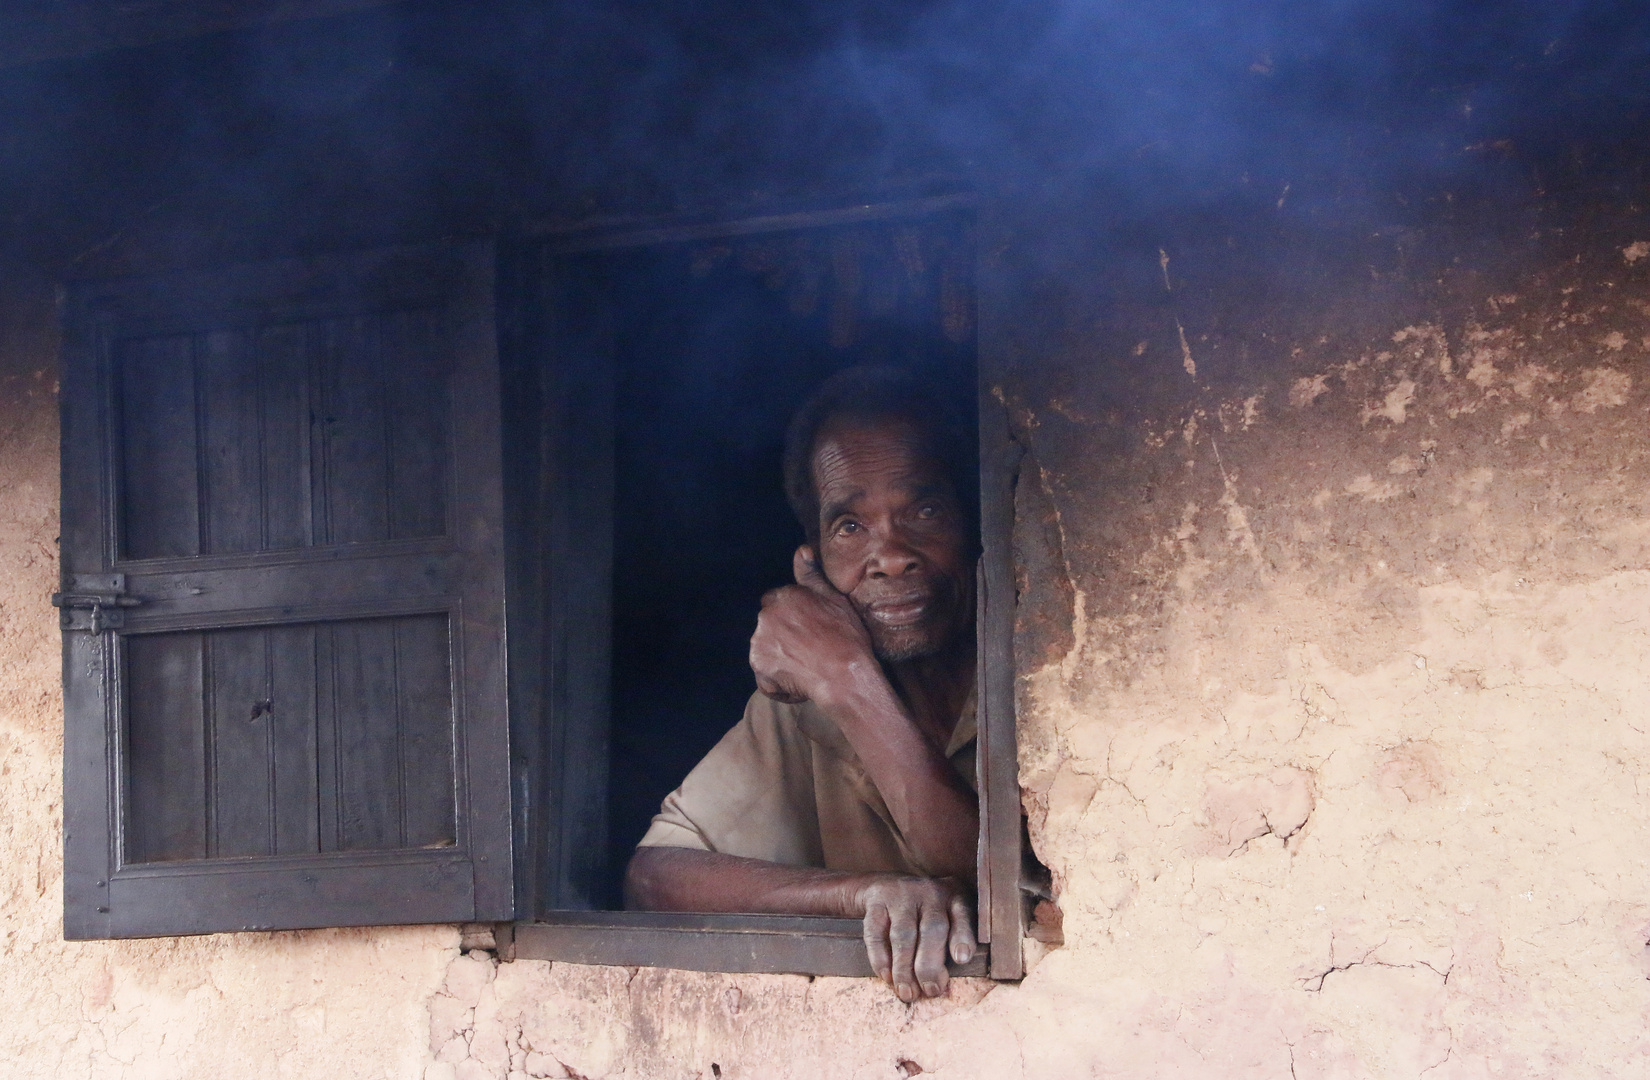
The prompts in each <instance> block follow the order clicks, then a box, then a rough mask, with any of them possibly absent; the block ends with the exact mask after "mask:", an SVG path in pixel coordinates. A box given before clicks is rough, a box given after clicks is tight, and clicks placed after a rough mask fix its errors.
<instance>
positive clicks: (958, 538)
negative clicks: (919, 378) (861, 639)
mask: <svg viewBox="0 0 1650 1080" xmlns="http://www.w3.org/2000/svg"><path fill="white" fill-rule="evenodd" d="M813 476H814V484H815V486H816V488H817V489H818V492H819V554H820V559H821V569H822V570H824V572H825V576H826V577H827V578H828V579H829V580H830V582H831V584H832V585H834V586H836V588H837V589H838V590H839V591H841V592H842V593H844V594H845V595H846V596H847V597H848V600H849V602H850V603H852V604H853V606H854V608H855V610H857V611H858V612H859V615H860V618H861V619H863V620H864V622H865V626H866V628H867V629H868V630H869V631H870V634H871V645H872V647H873V648H874V649H875V651H876V654H877V658H878V659H879V660H882V661H885V662H889V663H898V662H900V661H904V660H915V659H917V658H918V657H922V656H930V655H933V654H934V653H937V652H939V651H941V650H943V649H944V648H945V647H946V646H948V645H950V644H951V643H952V642H954V641H955V640H956V639H957V636H958V635H959V634H960V633H962V632H963V631H964V630H966V628H967V627H968V624H969V620H970V619H971V618H972V616H973V594H974V588H973V585H974V567H973V565H972V563H971V562H970V560H969V545H968V536H969V531H968V528H967V523H966V522H965V521H964V520H963V516H962V511H961V508H960V507H959V506H958V503H957V498H956V493H955V492H953V491H952V488H951V483H950V480H949V479H948V477H947V476H946V474H945V470H944V469H943V468H941V467H940V465H939V463H938V462H936V461H935V460H934V459H933V458H932V457H930V456H928V455H927V454H926V453H925V452H924V448H923V440H922V437H921V435H920V433H919V432H918V431H917V429H916V428H915V427H914V426H913V425H912V424H911V423H910V422H909V421H905V420H900V419H897V418H890V419H876V420H855V419H850V418H841V419H838V420H834V421H829V422H827V423H826V425H825V426H824V427H823V428H822V429H821V430H820V432H819V435H818V437H817V439H816V441H815V443H814V457H813Z"/></svg>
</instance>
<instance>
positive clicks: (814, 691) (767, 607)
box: [750, 544, 875, 704]
mask: <svg viewBox="0 0 1650 1080" xmlns="http://www.w3.org/2000/svg"><path fill="white" fill-rule="evenodd" d="M791 568H792V572H793V573H794V574H795V575H796V584H795V585H786V586H784V587H783V588H779V589H773V590H770V591H769V592H768V593H767V595H765V596H763V597H762V612H761V614H759V615H758V616H757V617H756V633H754V634H752V635H751V652H750V661H751V670H752V671H753V672H755V673H756V688H757V689H758V690H760V691H762V693H764V694H766V695H767V696H768V697H770V698H773V699H774V700H775V701H783V702H787V703H790V704H795V703H797V702H800V701H810V700H812V701H815V702H818V701H821V700H822V699H823V698H824V697H825V696H826V695H828V694H829V693H830V690H831V688H832V687H833V686H836V685H840V684H841V682H842V681H843V679H844V678H845V677H846V676H848V674H849V671H850V669H851V668H852V667H853V666H854V665H855V664H856V663H861V662H871V663H874V662H875V658H874V657H873V655H872V652H871V635H870V634H869V633H868V632H867V631H866V629H865V624H864V623H863V622H861V621H860V618H859V614H858V613H857V612H856V611H854V608H853V605H852V604H850V603H849V602H848V598H847V597H845V596H843V595H842V594H841V593H840V592H838V591H837V590H836V589H835V587H833V586H832V585H831V583H830V582H829V581H828V580H826V578H825V574H824V573H823V572H822V571H821V570H820V569H819V564H818V561H817V560H816V559H815V557H814V550H813V548H811V547H809V546H808V545H806V544H804V545H802V546H801V547H799V548H797V549H796V555H795V556H794V557H793V559H792V560H791Z"/></svg>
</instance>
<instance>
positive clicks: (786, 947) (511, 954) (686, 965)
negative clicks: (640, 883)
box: [499, 911, 989, 978]
mask: <svg viewBox="0 0 1650 1080" xmlns="http://www.w3.org/2000/svg"><path fill="white" fill-rule="evenodd" d="M506 938H507V939H508V943H502V942H501V944H500V953H499V955H500V957H501V958H503V959H505V960H559V961H563V962H565V963H574V964H606V965H612V966H617V967H666V968H676V969H678V970H683V971H727V972H738V973H752V972H773V973H782V974H795V975H842V976H847V977H850V978H869V977H870V976H871V964H870V961H869V960H867V959H866V957H865V940H864V937H863V931H862V929H861V927H860V922H859V920H858V919H826V918H819V917H815V916H809V915H692V914H678V913H675V912H644V911H557V912H552V913H551V914H549V915H546V916H543V917H542V918H540V919H538V920H537V921H535V922H518V923H516V924H515V927H514V929H513V931H511V932H510V933H508V934H506ZM988 964H989V960H988V957H987V950H985V949H983V948H982V949H981V950H979V952H978V954H976V955H975V957H974V959H973V960H971V961H969V962H968V963H967V964H947V966H948V967H949V968H950V969H951V974H953V975H973V976H976V977H978V976H983V975H985V973H986V969H987V967H988Z"/></svg>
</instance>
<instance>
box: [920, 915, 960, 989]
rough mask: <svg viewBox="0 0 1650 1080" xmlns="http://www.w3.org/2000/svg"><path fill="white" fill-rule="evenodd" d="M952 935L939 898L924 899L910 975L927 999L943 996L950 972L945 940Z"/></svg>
mask: <svg viewBox="0 0 1650 1080" xmlns="http://www.w3.org/2000/svg"><path fill="white" fill-rule="evenodd" d="M950 932H951V918H950V915H949V913H948V912H947V911H946V906H945V904H944V903H943V902H941V901H939V900H938V898H925V899H924V900H923V904H922V916H921V921H920V923H919V924H918V940H917V957H916V963H915V964H914V965H913V972H914V973H915V975H916V977H917V983H918V985H920V986H921V987H922V992H923V993H924V994H925V995H927V996H928V997H939V996H940V995H941V994H943V993H945V986H946V983H947V982H948V981H949V980H950V977H951V976H950V973H949V972H947V971H946V970H945V949H946V941H947V938H948V937H949V936H950Z"/></svg>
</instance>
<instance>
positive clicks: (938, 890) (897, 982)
mask: <svg viewBox="0 0 1650 1080" xmlns="http://www.w3.org/2000/svg"><path fill="white" fill-rule="evenodd" d="M858 900H859V903H860V904H861V905H862V906H863V908H864V911H865V921H864V926H865V952H866V954H867V955H868V956H869V957H870V960H871V970H872V971H874V972H876V975H877V978H879V979H882V980H883V981H885V982H889V983H892V984H893V986H894V993H895V994H897V995H899V999H900V1000H901V1001H903V1002H905V1003H906V1004H910V1003H911V1002H913V1001H915V1000H917V998H919V997H939V996H940V995H942V994H944V993H945V988H946V985H947V984H948V983H949V982H950V979H951V976H950V973H949V972H947V971H946V968H945V958H946V956H947V954H949V955H950V957H951V959H952V960H954V961H956V962H957V963H959V964H966V963H968V961H970V960H972V959H973V958H974V950H975V947H976V946H975V942H974V912H973V909H972V906H971V905H970V904H969V902H968V897H967V894H966V893H965V891H964V888H963V886H962V885H960V884H959V883H957V882H956V881H953V880H951V879H949V878H922V877H905V876H903V875H895V874H878V875H875V876H874V877H873V878H872V879H871V880H870V881H869V882H868V883H867V884H865V885H864V886H863V887H862V888H861V889H860V890H859V896H858Z"/></svg>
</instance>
